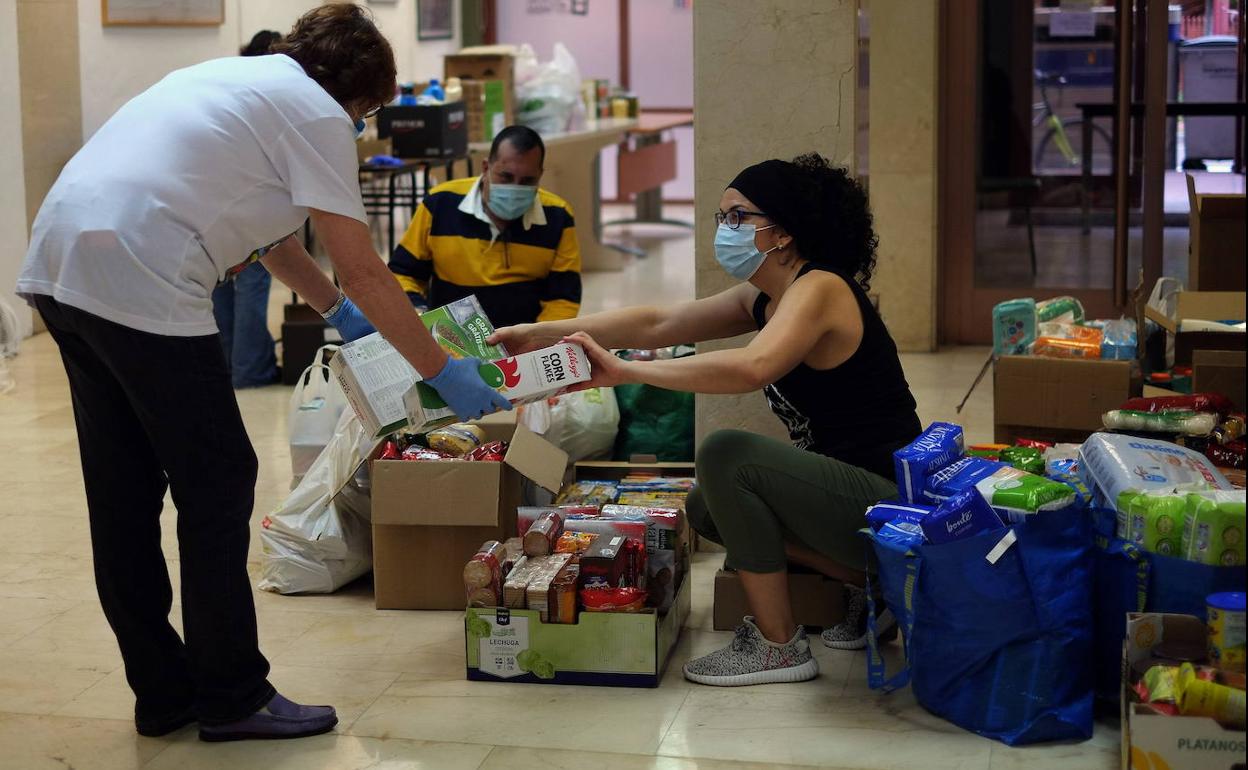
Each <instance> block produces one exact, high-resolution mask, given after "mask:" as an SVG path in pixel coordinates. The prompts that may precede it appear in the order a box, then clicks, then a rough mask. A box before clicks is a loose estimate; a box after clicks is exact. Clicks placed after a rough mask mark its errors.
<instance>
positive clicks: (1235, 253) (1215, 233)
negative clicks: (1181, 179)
mask: <svg viewBox="0 0 1248 770" xmlns="http://www.w3.org/2000/svg"><path fill="white" fill-rule="evenodd" d="M1187 198H1188V200H1189V201H1190V203H1191V208H1190V212H1191V213H1190V216H1189V220H1188V230H1189V238H1190V245H1189V247H1188V256H1187V286H1188V288H1190V289H1192V290H1193V291H1244V289H1245V288H1246V287H1245V281H1244V254H1245V253H1248V252H1246V251H1245V243H1244V232H1245V222H1246V218H1245V213H1244V212H1245V199H1244V194H1243V193H1237V194H1209V193H1197V192H1196V180H1195V179H1194V178H1193V177H1192V175H1191V174H1187Z"/></svg>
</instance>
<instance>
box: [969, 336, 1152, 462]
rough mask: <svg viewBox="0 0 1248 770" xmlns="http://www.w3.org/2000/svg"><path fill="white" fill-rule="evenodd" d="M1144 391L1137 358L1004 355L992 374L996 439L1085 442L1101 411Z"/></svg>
mask: <svg viewBox="0 0 1248 770" xmlns="http://www.w3.org/2000/svg"><path fill="white" fill-rule="evenodd" d="M1139 394H1140V378H1139V370H1138V366H1137V365H1136V363H1135V362H1134V361H1082V360H1078V359H1066V358H1044V357H1041V356H1002V357H1001V358H1000V359H998V360H997V363H996V367H995V371H994V374H993V422H994V424H995V430H994V434H995V440H996V442H997V443H999V444H1013V443H1014V441H1015V440H1016V439H1018V438H1032V439H1039V440H1046V441H1054V440H1056V441H1073V442H1075V443H1081V442H1082V441H1083V440H1084V439H1086V438H1087V436H1088V434H1089V433H1091V432H1093V431H1097V430H1101V428H1102V424H1101V415H1102V414H1104V413H1105V412H1107V411H1109V410H1110V409H1117V408H1118V407H1119V406H1121V405H1122V402H1124V401H1126V400H1127V399H1128V398H1131V397H1133V396H1137V395H1139Z"/></svg>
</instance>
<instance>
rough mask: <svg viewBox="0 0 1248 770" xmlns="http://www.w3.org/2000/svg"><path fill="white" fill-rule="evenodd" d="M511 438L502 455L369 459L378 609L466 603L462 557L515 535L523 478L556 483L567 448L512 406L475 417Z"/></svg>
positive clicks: (492, 436) (489, 434) (493, 436)
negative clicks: (499, 458) (496, 458)
mask: <svg viewBox="0 0 1248 770" xmlns="http://www.w3.org/2000/svg"><path fill="white" fill-rule="evenodd" d="M478 424H479V425H480V426H481V428H482V429H483V430H484V431H485V434H486V440H487V441H510V442H511V445H510V447H509V448H508V450H507V455H506V457H505V459H504V460H503V462H501V463H495V462H468V461H462V460H450V461H446V462H412V461H407V460H380V459H376V454H377V452H374V456H373V458H372V463H371V473H372V496H373V509H372V518H373V585H374V591H375V602H376V606H377V609H402V610H461V609H463V608H464V585H463V569H464V563H465V562H467V561H468V559H469V558H471V557H472V555H473V554H474V553H476V552H477V549H478V548H480V547H481V544H482V543H484V542H485V541H487V540H505V539H506V538H508V537H514V536H515V534H516V507H517V506H519V505H521V504H522V502H523V501H522V486H523V480H524V479H529V480H531V481H532V482H534V483H535V484H537V485H538V486H540V487H542V488H544V489H547V490H549V491H551V492H554V491H557V490H558V489H559V484H560V482H561V481H562V479H563V473H564V468H565V467H566V466H567V464H568V455H567V453H565V452H564V451H563V450H561V449H559V448H558V447H556V446H554V445H552V444H551V443H549V442H548V441H546V440H545V439H544V438H542V437H541V436H539V435H537V434H536V433H533V432H532V431H530V430H529V429H528V428H526V427H524V426H523V425H520V424H518V423H517V422H516V419H515V413H514V412H508V413H505V414H504V415H499V416H496V417H493V418H487V419H485V420H482V421H480V422H479V423H478Z"/></svg>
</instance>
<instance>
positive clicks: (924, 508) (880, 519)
mask: <svg viewBox="0 0 1248 770" xmlns="http://www.w3.org/2000/svg"><path fill="white" fill-rule="evenodd" d="M933 510H935V509H934V508H932V507H931V506H928V505H917V504H915V503H905V504H902V503H889V502H885V503H876V504H875V505H873V506H871V507H870V508H868V509H867V513H866V518H867V526H868V527H870V528H871V529H872V530H873V531H875V532H879V531H880V529H882V528H883V527H884V525H885V524H887V523H889V522H890V521H894V520H896V519H899V518H900V519H903V520H908V521H911V522H913V523H916V524H917V523H918V522H919V521H920V520H921V519H922V518H923V517H924V516H926V515H928V514H929V513H931V512H932V511H933Z"/></svg>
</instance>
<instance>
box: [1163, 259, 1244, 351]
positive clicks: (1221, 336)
mask: <svg viewBox="0 0 1248 770" xmlns="http://www.w3.org/2000/svg"><path fill="white" fill-rule="evenodd" d="M1242 255H1243V252H1242V250H1241V260H1242ZM1246 301H1248V295H1245V293H1244V292H1242V291H1181V292H1179V293H1178V295H1177V296H1176V297H1175V312H1174V315H1173V316H1167V315H1163V314H1162V313H1161V312H1160V311H1158V310H1157V309H1155V308H1152V307H1146V308H1144V315H1145V316H1146V317H1147V318H1148V319H1150V320H1152V321H1153V322H1155V323H1156V324H1158V325H1159V326H1161V327H1162V328H1163V329H1165V330H1166V331H1167V332H1169V333H1170V334H1172V335H1174V363H1175V364H1176V365H1180V366H1186V365H1190V364H1191V363H1192V356H1193V353H1195V351H1197V350H1240V351H1242V350H1244V349H1245V344H1244V343H1245V334H1244V333H1243V332H1236V331H1199V330H1191V329H1188V330H1184V328H1183V322H1184V321H1187V320H1193V321H1243V320H1244V315H1245V313H1244V303H1245V302H1246Z"/></svg>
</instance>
